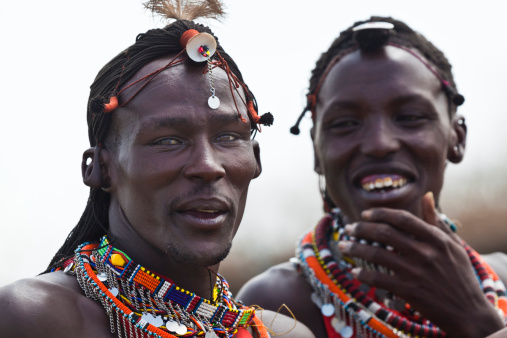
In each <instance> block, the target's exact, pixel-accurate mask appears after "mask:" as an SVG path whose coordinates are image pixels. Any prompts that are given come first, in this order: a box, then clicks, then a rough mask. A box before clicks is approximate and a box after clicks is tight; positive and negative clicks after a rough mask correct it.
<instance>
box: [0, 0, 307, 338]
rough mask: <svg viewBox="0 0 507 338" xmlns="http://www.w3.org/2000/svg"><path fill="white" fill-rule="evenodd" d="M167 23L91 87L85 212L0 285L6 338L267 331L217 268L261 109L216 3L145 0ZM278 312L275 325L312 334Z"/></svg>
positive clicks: (209, 337) (254, 146)
mask: <svg viewBox="0 0 507 338" xmlns="http://www.w3.org/2000/svg"><path fill="white" fill-rule="evenodd" d="M146 6H147V7H148V8H150V9H152V10H154V11H155V12H159V13H161V14H163V15H165V16H166V17H167V18H169V19H176V21H174V22H173V23H171V24H169V25H167V26H166V27H164V28H162V29H153V30H150V31H148V32H146V33H144V34H140V35H139V36H138V37H137V39H136V42H135V43H134V44H133V45H132V46H130V47H128V48H127V49H126V50H124V51H123V52H122V53H120V54H119V55H118V56H116V57H115V58H114V59H112V60H111V61H110V62H109V63H108V64H107V65H106V66H104V68H103V69H102V70H101V71H100V72H99V74H98V76H97V77H96V79H95V81H94V83H93V84H92V86H91V92H90V99H89V106H88V119H87V120H88V127H89V129H88V130H89V139H90V145H91V147H92V148H90V149H88V150H86V151H85V152H84V155H83V163H82V174H83V180H84V183H85V184H86V185H87V186H89V187H90V188H91V189H90V197H89V199H88V204H87V206H86V209H85V211H84V213H83V215H82V217H81V219H80V221H79V223H78V224H77V226H76V227H75V228H74V229H73V230H72V231H71V233H70V234H69V236H68V238H67V240H66V241H65V243H64V244H63V246H62V247H61V248H60V250H59V251H58V252H57V253H56V255H55V257H54V258H53V260H52V261H51V262H50V264H49V267H48V268H47V270H46V271H45V272H44V273H43V274H41V275H40V276H37V277H35V278H31V279H25V280H22V281H18V282H15V283H13V284H11V285H8V286H5V287H3V288H1V289H0V304H2V309H3V311H2V316H1V319H0V332H1V336H2V337H35V336H37V337H111V336H116V335H117V336H118V337H136V338H137V337H152V336H153V337H206V338H213V337H238V338H239V337H244V338H247V337H269V333H268V329H267V328H266V327H264V325H263V324H262V322H261V320H260V319H259V317H260V316H263V317H264V319H266V320H269V322H271V319H274V316H275V314H274V313H272V312H270V311H263V312H262V313H261V314H260V315H259V312H260V311H257V314H256V311H255V309H254V308H253V307H248V306H244V305H242V304H240V303H237V302H235V301H234V299H233V298H232V296H231V294H230V292H229V290H228V285H227V282H226V281H225V280H224V279H223V278H222V277H221V276H220V275H218V273H217V272H216V271H217V269H218V266H219V263H220V261H222V260H223V259H224V258H225V257H226V256H227V254H228V252H229V249H230V246H231V242H232V239H233V237H234V235H235V233H236V231H237V229H238V227H239V223H240V221H241V218H242V216H243V211H244V207H245V203H246V197H247V192H248V185H249V183H250V181H251V180H252V179H254V178H256V177H257V176H259V174H260V173H261V165H260V158H259V145H258V143H257V142H256V141H254V140H253V139H252V135H255V133H256V131H257V130H258V128H259V125H260V124H264V125H270V124H271V123H272V122H273V118H272V116H271V114H269V113H268V114H264V115H263V116H261V117H260V116H258V114H257V104H256V101H255V98H254V96H253V94H252V93H251V92H250V90H249V89H248V87H247V86H246V84H245V83H244V81H243V78H242V75H241V72H240V71H239V69H238V67H237V66H236V64H235V63H234V61H233V60H232V59H231V58H230V56H229V55H227V53H226V52H225V51H224V50H223V49H222V47H221V46H220V44H218V42H217V40H216V38H215V37H214V36H213V35H212V32H211V31H210V30H209V28H207V27H205V26H203V25H201V24H197V23H195V22H193V21H192V20H194V19H196V18H198V17H208V18H217V17H219V16H220V15H222V14H223V10H222V5H221V3H220V2H219V1H218V0H207V1H202V2H195V1H189V2H188V3H184V2H183V1H177V0H176V1H174V2H171V1H157V0H152V1H149V2H148V3H147V4H146ZM294 324H295V323H294V320H292V319H290V318H287V317H284V316H281V315H280V316H278V317H277V319H276V321H275V322H274V326H273V330H274V331H277V332H281V331H287V330H289V331H290V333H289V334H287V336H288V337H308V335H310V336H311V333H310V332H309V331H308V329H306V328H305V327H304V326H301V325H295V328H294V329H293V330H290V329H291V327H292V326H294Z"/></svg>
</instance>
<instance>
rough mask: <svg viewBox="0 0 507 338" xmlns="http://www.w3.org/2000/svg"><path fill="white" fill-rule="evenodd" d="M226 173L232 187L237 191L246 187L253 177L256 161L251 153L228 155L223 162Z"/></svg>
mask: <svg viewBox="0 0 507 338" xmlns="http://www.w3.org/2000/svg"><path fill="white" fill-rule="evenodd" d="M225 169H226V174H227V176H228V177H229V179H230V181H231V182H232V184H233V186H234V188H235V189H236V190H239V191H243V190H245V189H248V185H249V184H250V181H251V180H252V179H253V178H254V176H255V172H256V169H257V162H256V160H255V157H254V156H253V153H251V154H250V153H242V154H237V155H235V156H228V157H227V162H226V164H225Z"/></svg>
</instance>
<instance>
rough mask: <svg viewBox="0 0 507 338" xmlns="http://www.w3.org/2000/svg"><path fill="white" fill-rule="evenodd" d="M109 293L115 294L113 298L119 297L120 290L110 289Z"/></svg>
mask: <svg viewBox="0 0 507 338" xmlns="http://www.w3.org/2000/svg"><path fill="white" fill-rule="evenodd" d="M109 292H111V293H112V294H113V296H115V297H116V296H118V289H117V288H110V289H109Z"/></svg>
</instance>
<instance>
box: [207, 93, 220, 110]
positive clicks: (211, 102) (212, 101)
mask: <svg viewBox="0 0 507 338" xmlns="http://www.w3.org/2000/svg"><path fill="white" fill-rule="evenodd" d="M208 106H209V107H210V108H211V109H217V108H218V107H220V99H219V98H218V96H210V97H209V99H208Z"/></svg>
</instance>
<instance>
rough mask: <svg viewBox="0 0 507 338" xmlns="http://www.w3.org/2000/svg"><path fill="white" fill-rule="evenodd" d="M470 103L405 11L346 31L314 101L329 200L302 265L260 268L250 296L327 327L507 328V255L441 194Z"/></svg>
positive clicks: (441, 333) (387, 332) (420, 333)
mask: <svg viewBox="0 0 507 338" xmlns="http://www.w3.org/2000/svg"><path fill="white" fill-rule="evenodd" d="M463 102H464V98H463V96H461V95H459V94H458V92H457V89H456V85H455V83H454V80H453V76H452V73H451V65H450V64H449V62H448V61H447V59H446V58H445V57H444V55H443V54H442V52H441V51H440V50H438V49H437V48H436V47H435V46H433V45H432V44H431V43H430V42H429V41H427V40H426V39H425V38H424V37H423V36H421V35H420V34H418V33H416V32H414V31H413V30H412V29H410V28H409V27H408V26H407V25H406V24H404V23H403V22H400V21H396V20H393V19H391V18H380V17H373V18H371V19H370V20H368V21H366V22H357V23H356V24H354V25H353V26H352V27H351V28H349V29H347V30H345V31H344V32H342V33H341V34H340V36H339V37H338V38H337V39H336V40H335V41H334V42H333V44H332V45H331V47H330V48H329V50H328V51H326V52H325V53H323V54H322V56H321V58H320V59H319V60H318V62H317V65H316V68H315V69H314V70H313V73H312V77H311V80H310V89H309V94H308V106H307V107H306V109H305V111H304V112H303V114H302V115H304V113H305V112H306V111H310V112H311V114H312V120H313V128H312V130H311V137H312V140H313V144H314V151H315V171H316V172H317V173H318V174H319V175H321V176H322V177H323V178H324V179H325V185H324V187H323V188H322V190H323V198H324V202H325V209H326V210H327V212H328V213H327V214H326V215H325V216H324V218H323V219H322V220H321V221H319V222H318V224H317V226H316V227H315V228H313V229H311V230H310V231H309V232H308V233H306V234H304V235H303V236H302V237H301V239H300V241H299V244H298V246H297V249H296V257H295V258H296V259H295V262H294V264H292V263H290V264H289V263H287V264H282V265H279V266H276V267H273V268H271V269H269V270H268V271H266V272H265V273H263V274H261V275H260V276H257V277H255V278H254V279H253V280H251V281H250V282H249V283H248V284H246V286H245V287H244V288H243V289H242V290H240V292H239V293H238V299H241V300H243V301H245V302H247V303H255V304H259V305H260V306H262V307H265V308H267V309H277V308H278V307H279V306H280V304H282V303H285V304H287V305H288V306H289V308H290V309H291V310H292V311H293V312H294V314H295V316H296V318H297V319H298V320H300V321H302V322H303V323H304V324H306V325H307V326H308V327H309V328H310V329H311V330H312V331H313V332H314V334H315V335H316V336H317V337H343V338H348V337H390V338H392V337H399V336H401V337H406V336H411V337H446V336H448V337H460V338H464V337H477V338H478V337H485V336H487V335H488V334H490V333H492V332H495V331H497V330H499V329H501V328H502V327H505V318H506V312H507V302H506V298H505V288H504V285H503V283H502V281H501V279H500V278H499V277H498V275H497V273H501V274H502V275H501V276H503V277H505V276H507V275H506V268H507V263H504V265H503V266H502V265H501V264H498V263H501V262H502V261H503V262H507V261H506V259H505V256H501V255H497V256H495V257H492V258H493V259H492V263H493V264H492V265H488V264H486V262H485V261H484V260H483V258H481V256H480V255H478V254H477V253H476V252H475V251H474V250H473V249H472V248H470V247H469V246H468V245H467V244H466V243H464V242H463V240H462V239H460V238H459V236H458V235H457V234H456V233H455V232H454V230H455V225H454V224H453V223H452V222H451V221H450V220H449V219H448V218H446V217H445V216H444V215H443V214H442V213H441V210H440V208H439V204H438V202H439V196H440V192H441V189H442V186H443V180H444V171H445V167H446V166H447V163H448V162H451V163H459V162H461V161H462V159H463V155H464V150H465V141H466V133H467V129H466V125H465V120H464V118H463V117H462V116H460V115H458V114H457V113H456V108H457V106H459V105H461V104H462V103H463ZM301 117H302V116H301ZM300 120H301V118H300V119H299V120H298V124H299V121H300ZM291 131H292V132H293V133H296V134H297V133H299V129H298V125H296V126H295V127H293V128H292V130H291ZM490 258H491V257H490ZM490 266H493V267H494V268H495V269H492V268H491V267H490ZM497 266H498V267H501V268H500V269H498V270H497V269H496V268H497ZM494 270H496V271H497V273H495V271H494Z"/></svg>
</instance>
